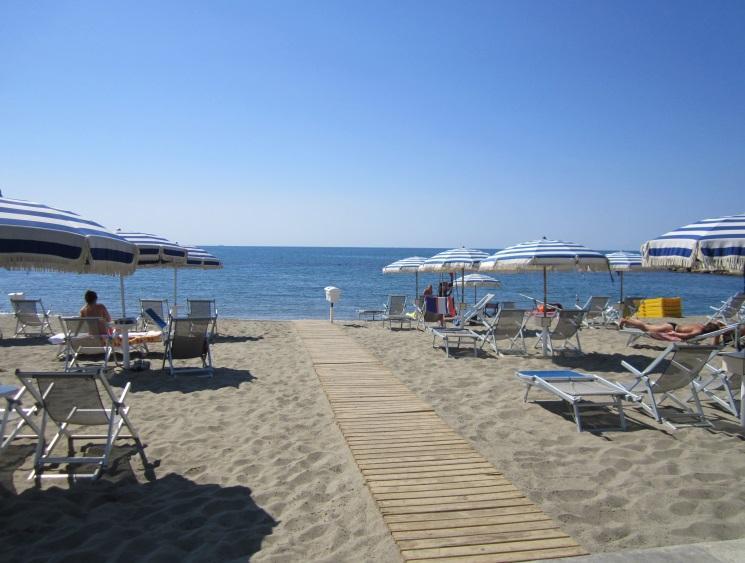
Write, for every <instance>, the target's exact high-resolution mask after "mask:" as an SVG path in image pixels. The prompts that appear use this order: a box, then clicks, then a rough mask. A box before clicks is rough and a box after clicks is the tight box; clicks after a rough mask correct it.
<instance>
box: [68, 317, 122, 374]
mask: <svg viewBox="0 0 745 563" xmlns="http://www.w3.org/2000/svg"><path fill="white" fill-rule="evenodd" d="M59 320H60V324H61V325H62V334H63V338H64V347H63V352H62V353H63V354H64V356H65V371H69V370H71V369H74V368H77V367H79V364H78V358H79V356H80V355H87V354H103V365H102V368H103V369H104V370H106V369H107V368H108V363H109V359H111V356H112V355H113V354H114V346H113V343H112V337H111V335H110V334H108V333H107V332H103V333H102V330H105V329H104V327H105V324H106V321H105V320H104V319H102V318H99V317H60V318H59Z"/></svg>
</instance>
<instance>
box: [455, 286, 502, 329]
mask: <svg viewBox="0 0 745 563" xmlns="http://www.w3.org/2000/svg"><path fill="white" fill-rule="evenodd" d="M492 299H494V294H493V293H487V294H486V295H484V296H483V297H482V298H481V299H479V300H478V302H477V303H475V304H474V305H473V306H471V307H469V309H468V310H467V311H466V312H465V313H463V319H462V324H459V323H461V320H460V319H454V320H453V324H454V325H456V326H463V327H466V326H468V324H469V323H470V322H471V321H472V320H474V319H478V320H480V321H481V322H482V323H483V322H484V321H483V319H484V318H485V317H486V315H485V314H484V309H485V307H486V305H487V303H489V302H490V301H491V300H492Z"/></svg>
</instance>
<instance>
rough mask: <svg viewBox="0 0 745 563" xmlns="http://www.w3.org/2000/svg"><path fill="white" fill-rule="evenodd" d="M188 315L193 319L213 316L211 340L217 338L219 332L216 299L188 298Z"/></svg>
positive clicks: (210, 330)
mask: <svg viewBox="0 0 745 563" xmlns="http://www.w3.org/2000/svg"><path fill="white" fill-rule="evenodd" d="M186 308H187V312H186V316H187V317H189V318H191V319H204V318H207V317H209V318H211V319H212V325H210V329H209V332H208V334H209V337H210V341H212V340H213V339H214V338H215V335H216V334H217V304H216V303H215V300H214V299H187V300H186Z"/></svg>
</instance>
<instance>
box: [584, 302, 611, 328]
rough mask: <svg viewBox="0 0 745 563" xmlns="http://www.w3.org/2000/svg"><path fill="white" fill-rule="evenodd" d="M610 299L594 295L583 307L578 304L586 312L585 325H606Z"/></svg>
mask: <svg viewBox="0 0 745 563" xmlns="http://www.w3.org/2000/svg"><path fill="white" fill-rule="evenodd" d="M608 301H610V297H604V296H598V295H593V296H592V297H590V298H589V299H588V300H587V302H586V303H585V304H584V305H583V306H582V307H579V306H577V308H578V309H581V310H583V311H584V312H585V318H584V324H585V326H587V327H596V326H605V324H606V323H607V322H608V321H607V317H606V309H607V308H608Z"/></svg>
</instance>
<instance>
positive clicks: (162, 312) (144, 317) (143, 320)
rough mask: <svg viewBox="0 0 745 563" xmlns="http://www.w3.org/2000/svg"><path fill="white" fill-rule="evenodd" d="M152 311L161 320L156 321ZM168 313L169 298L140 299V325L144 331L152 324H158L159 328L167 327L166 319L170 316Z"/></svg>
mask: <svg viewBox="0 0 745 563" xmlns="http://www.w3.org/2000/svg"><path fill="white" fill-rule="evenodd" d="M151 312H152V313H154V314H155V315H156V316H157V317H158V319H160V320H159V321H156V320H155V318H153V317H152V316H151ZM168 314H169V309H168V300H167V299H140V325H141V328H142V330H143V331H147V330H148V329H149V328H151V326H152V325H155V326H157V327H158V329H159V330H163V329H165V326H166V322H165V321H164V319H167V318H168ZM161 323H162V326H161Z"/></svg>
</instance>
